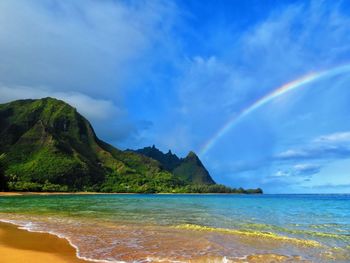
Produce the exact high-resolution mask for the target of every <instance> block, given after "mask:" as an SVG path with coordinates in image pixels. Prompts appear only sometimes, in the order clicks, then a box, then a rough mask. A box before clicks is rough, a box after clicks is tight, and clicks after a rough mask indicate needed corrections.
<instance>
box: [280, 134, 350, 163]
mask: <svg viewBox="0 0 350 263" xmlns="http://www.w3.org/2000/svg"><path fill="white" fill-rule="evenodd" d="M349 143H350V132H348V131H346V132H336V133H331V134H327V135H321V136H318V137H316V138H314V139H312V140H310V141H309V142H307V143H305V144H304V145H303V146H302V147H299V148H295V149H288V150H286V151H283V152H280V153H278V154H277V155H276V157H275V158H276V159H280V160H300V159H339V158H340V159H343V158H349V157H350V145H349Z"/></svg>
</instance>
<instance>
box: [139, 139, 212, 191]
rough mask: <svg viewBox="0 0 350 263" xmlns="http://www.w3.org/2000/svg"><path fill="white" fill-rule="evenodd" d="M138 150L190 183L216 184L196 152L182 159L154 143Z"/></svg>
mask: <svg viewBox="0 0 350 263" xmlns="http://www.w3.org/2000/svg"><path fill="white" fill-rule="evenodd" d="M136 152H138V153H141V154H143V155H145V156H148V157H150V158H152V159H155V160H157V161H159V162H160V163H161V165H162V167H163V168H164V169H165V170H167V171H169V172H171V173H173V174H174V175H175V176H177V177H178V178H181V179H182V180H184V181H186V182H188V183H193V184H205V185H211V184H215V181H214V180H213V179H212V178H211V176H210V174H209V173H208V171H207V169H205V167H204V165H203V164H202V162H201V161H200V160H199V158H198V156H197V155H196V154H195V153H194V152H190V153H189V154H188V155H187V157H186V158H181V159H180V158H179V157H177V156H176V155H175V154H172V153H171V151H170V150H169V152H168V153H166V154H164V153H163V152H161V151H160V150H158V149H157V148H156V147H155V146H154V145H153V146H152V147H145V148H143V149H139V150H137V151H136Z"/></svg>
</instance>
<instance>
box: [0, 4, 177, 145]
mask: <svg viewBox="0 0 350 263" xmlns="http://www.w3.org/2000/svg"><path fill="white" fill-rule="evenodd" d="M177 17H178V13H177V7H176V6H175V5H174V3H173V2H172V1H161V0H159V1H158V0H151V1H109V0H107V1H99V0H84V1H83V0H77V1H57V0H42V1H36V0H18V1H11V0H4V1H0V52H1V63H0V101H1V102H8V101H10V100H14V99H25V98H41V97H47V96H51V97H56V98H59V99H62V100H65V101H66V102H68V103H70V104H72V105H73V106H75V107H77V108H78V110H79V111H80V112H81V113H82V114H83V115H84V116H86V117H87V118H88V119H89V120H91V121H92V123H93V124H95V125H94V126H95V128H96V129H97V131H99V130H100V131H101V132H100V136H101V137H102V138H104V139H106V140H108V141H110V142H112V141H113V140H114V139H118V138H119V139H125V138H128V137H130V136H132V135H133V134H135V133H137V129H138V128H140V125H139V124H138V122H140V121H141V120H132V119H131V118H130V114H128V110H127V109H126V108H125V103H124V101H125V96H126V93H127V92H129V91H130V90H133V89H134V88H135V87H138V86H141V85H140V84H141V83H142V84H144V83H146V82H147V81H151V80H153V79H156V78H157V74H156V73H155V71H154V70H153V66H155V65H158V63H163V59H164V58H167V59H169V60H170V59H171V57H172V52H174V51H173V49H176V44H175V43H176V42H175V41H172V33H171V31H172V27H173V25H174V23H175V21H176V20H177ZM141 87H142V86H141ZM96 126H98V127H96ZM141 126H142V125H141ZM105 136H106V137H105Z"/></svg>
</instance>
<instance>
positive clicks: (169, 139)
mask: <svg viewBox="0 0 350 263" xmlns="http://www.w3.org/2000/svg"><path fill="white" fill-rule="evenodd" d="M217 2H218V3H217ZM349 51H350V3H349V2H348V1H334V0H332V1H277V0H275V1H272V0H270V1H269V0H266V1H261V0H256V1H253V0H247V1H229V0H227V1H194V0H178V1H175V0H174V1H171V0H166V1H165V0H164V1H161V0H159V1H156V0H155V1H152V0H150V1H132V0H130V1H112V0H105V1H104V0H84V1H58V0H57V1H54V0H16V1H13V0H4V1H1V2H0V52H1V62H2V63H1V64H0V101H1V102H7V101H11V100H14V99H20V98H40V97H46V96H52V97H57V98H60V99H63V100H66V101H67V102H69V103H70V104H72V105H74V106H75V107H77V108H78V110H79V111H80V112H81V113H82V114H83V115H84V116H86V117H87V118H88V119H89V120H90V121H91V122H92V124H93V125H94V127H95V129H96V132H97V134H98V135H99V137H100V138H102V139H104V140H106V141H108V142H110V143H111V144H113V145H115V146H117V147H120V148H122V149H125V148H140V147H144V146H148V145H152V144H155V145H156V146H157V147H158V148H160V149H161V150H163V151H167V150H168V149H171V150H172V151H173V152H175V153H177V154H178V155H179V156H185V155H186V154H187V152H188V151H190V150H194V151H196V152H199V151H200V149H201V148H202V147H203V145H204V144H205V142H206V141H208V139H210V138H212V136H213V135H214V134H215V133H216V131H217V130H218V129H220V128H221V127H222V126H223V125H224V124H225V123H226V122H227V121H228V120H229V119H230V118H231V117H232V116H234V115H235V114H237V113H238V112H240V111H241V110H242V109H244V108H246V107H248V106H249V105H251V104H252V103H253V102H254V101H256V100H257V99H259V98H260V97H262V96H264V95H265V94H267V93H269V92H271V91H273V90H274V89H276V88H277V87H279V86H281V85H282V84H284V83H287V82H290V81H292V80H294V79H297V78H299V77H301V76H303V75H305V74H307V73H310V72H315V71H316V72H317V71H320V70H325V69H331V68H333V67H336V66H338V65H343V64H347V63H350V52H349ZM349 85H350V73H343V74H339V75H337V76H333V77H330V78H326V79H322V80H319V81H315V82H312V83H309V84H308V85H306V86H305V87H302V88H300V89H298V90H295V91H292V92H289V93H287V94H285V95H283V96H280V97H278V98H276V99H275V100H273V101H271V102H270V103H268V104H266V105H264V106H263V107H260V108H259V109H258V110H256V111H254V112H252V113H251V114H250V115H248V116H246V117H245V118H244V119H243V120H242V121H240V123H239V124H237V125H235V126H234V127H232V128H231V129H230V130H229V131H228V132H227V133H226V134H225V135H224V136H223V137H221V138H220V139H219V140H217V141H216V143H215V144H214V145H213V147H212V148H211V149H210V150H209V151H208V152H207V153H206V154H204V155H203V156H200V157H201V159H202V161H203V162H204V164H205V165H206V167H207V168H208V170H209V172H210V173H211V175H212V176H213V178H214V179H215V180H216V181H217V182H219V183H224V184H227V185H230V186H243V187H262V188H263V189H264V190H265V191H266V192H268V193H280V192H288V193H315V192H334V193H335V192H350V174H349V173H350V158H349V157H350V122H349V114H350V106H349V103H348V102H349V101H350V89H349Z"/></svg>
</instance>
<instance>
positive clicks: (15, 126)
mask: <svg viewBox="0 0 350 263" xmlns="http://www.w3.org/2000/svg"><path fill="white" fill-rule="evenodd" d="M167 158H168V159H167V160H168V161H167V162H166V165H164V163H163V165H162V164H161V162H159V161H157V158H150V157H147V156H146V155H143V154H139V153H135V152H132V151H121V150H118V149H116V148H114V147H113V146H111V145H109V144H107V143H105V142H103V141H101V140H99V139H98V138H97V136H96V134H95V132H94V130H93V128H92V126H91V125H90V123H89V122H88V121H87V120H86V119H85V118H84V117H83V116H81V115H80V114H79V113H78V112H77V110H76V109H75V108H73V107H71V106H70V105H68V104H67V103H65V102H63V101H60V100H56V99H53V98H45V99H40V100H19V101H14V102H11V103H7V104H1V105H0V190H10V191H49V192H66V191H101V192H134V193H158V192H224V191H229V190H227V189H229V188H227V189H226V188H222V187H221V186H219V185H215V183H214V181H213V180H212V179H211V177H210V175H209V174H208V172H207V171H206V170H205V168H204V166H203V165H202V164H201V163H200V161H199V159H198V157H197V156H195V155H194V153H191V154H190V155H189V156H188V157H186V158H185V159H179V160H178V161H177V160H176V158H177V157H176V158H174V156H173V155H172V154H171V153H170V154H168V157H167ZM194 164H195V165H194ZM170 168H172V169H170ZM206 184H207V185H210V184H213V186H204V185H206ZM223 189H226V190H223ZM231 190H232V189H231Z"/></svg>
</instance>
